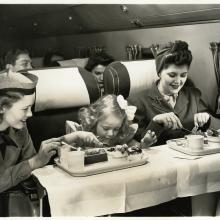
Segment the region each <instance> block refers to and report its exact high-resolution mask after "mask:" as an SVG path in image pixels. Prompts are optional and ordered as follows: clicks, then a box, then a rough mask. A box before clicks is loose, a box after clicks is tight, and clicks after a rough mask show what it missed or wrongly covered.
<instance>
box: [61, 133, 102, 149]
mask: <svg viewBox="0 0 220 220" xmlns="http://www.w3.org/2000/svg"><path fill="white" fill-rule="evenodd" d="M62 141H64V142H66V143H68V144H71V143H76V144H77V145H78V146H85V147H102V146H103V144H102V143H101V142H100V141H99V140H98V139H97V137H96V136H95V135H94V134H93V133H92V132H87V131H75V132H72V133H70V134H66V135H64V136H63V137H62Z"/></svg>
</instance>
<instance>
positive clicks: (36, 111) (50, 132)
mask: <svg viewBox="0 0 220 220" xmlns="http://www.w3.org/2000/svg"><path fill="white" fill-rule="evenodd" d="M29 72H30V73H32V74H35V75H37V76H38V78H39V79H38V84H37V88H36V102H35V106H34V108H33V117H32V118H30V119H29V120H28V123H27V124H28V129H29V132H30V134H31V137H32V140H33V142H34V145H35V147H36V149H38V148H39V145H40V143H41V141H43V140H46V139H48V138H52V137H58V136H61V135H63V134H65V121H66V120H72V121H78V109H79V108H80V107H81V106H84V105H88V104H90V103H91V102H94V101H95V100H97V99H98V98H99V97H100V96H101V92H100V89H99V87H98V84H97V81H96V79H95V77H94V76H93V75H92V74H91V73H90V72H88V71H86V70H85V69H82V68H77V67H64V68H63V67H53V68H44V69H33V70H30V71H29Z"/></svg>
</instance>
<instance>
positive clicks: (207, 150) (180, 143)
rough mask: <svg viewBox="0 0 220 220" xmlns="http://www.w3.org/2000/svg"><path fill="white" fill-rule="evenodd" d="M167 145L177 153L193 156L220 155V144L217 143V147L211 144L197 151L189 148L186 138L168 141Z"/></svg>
mask: <svg viewBox="0 0 220 220" xmlns="http://www.w3.org/2000/svg"><path fill="white" fill-rule="evenodd" d="M167 145H168V146H169V147H170V148H171V149H173V150H176V151H179V152H182V153H185V154H188V155H192V156H204V155H208V154H215V153H220V144H219V143H217V145H216V144H213V143H211V142H209V143H208V144H204V145H203V149H201V150H196V151H195V150H192V149H191V148H189V147H188V145H187V140H186V139H184V138H179V139H171V140H168V141H167Z"/></svg>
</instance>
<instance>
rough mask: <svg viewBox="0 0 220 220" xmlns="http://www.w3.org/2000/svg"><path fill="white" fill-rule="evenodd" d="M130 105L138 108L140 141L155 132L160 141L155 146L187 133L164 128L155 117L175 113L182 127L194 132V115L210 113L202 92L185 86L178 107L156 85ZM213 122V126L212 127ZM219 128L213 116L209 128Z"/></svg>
mask: <svg viewBox="0 0 220 220" xmlns="http://www.w3.org/2000/svg"><path fill="white" fill-rule="evenodd" d="M128 101H129V103H130V104H132V105H135V106H137V112H136V114H135V119H134V122H137V123H138V125H139V129H138V132H137V135H136V139H137V140H138V141H140V140H141V138H143V137H144V135H145V133H146V132H147V130H153V131H155V132H156V134H157V138H158V141H157V143H156V144H155V145H161V144H165V143H166V140H168V139H173V138H180V137H183V136H184V135H186V134H187V133H186V132H185V131H183V130H180V129H179V130H171V129H166V128H164V127H162V126H161V125H158V124H156V123H155V122H153V121H152V119H153V117H154V116H156V115H158V114H162V113H168V112H174V113H175V114H176V115H177V116H178V117H179V119H180V121H181V123H182V125H183V126H184V127H185V128H187V129H189V130H192V129H193V127H194V114H196V113H199V112H208V108H207V105H206V104H205V103H204V101H203V100H202V99H201V92H200V91H199V90H198V89H197V88H195V87H190V86H184V87H183V88H182V89H181V90H180V92H179V94H178V97H177V101H176V105H175V107H174V108H173V107H172V106H171V105H170V104H169V103H167V101H165V100H164V98H163V96H162V95H161V94H160V92H159V90H158V88H157V86H156V83H154V84H152V87H151V88H150V89H148V90H145V91H142V92H140V93H138V94H137V95H135V97H132V98H129V99H128ZM210 122H211V125H210ZM209 125H210V126H211V127H212V128H219V125H220V123H219V120H217V119H215V118H214V117H212V116H211V120H209V123H208V124H207V126H209Z"/></svg>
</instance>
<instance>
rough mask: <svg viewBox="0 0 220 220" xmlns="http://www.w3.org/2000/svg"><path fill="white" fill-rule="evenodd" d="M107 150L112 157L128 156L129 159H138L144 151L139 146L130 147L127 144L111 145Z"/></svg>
mask: <svg viewBox="0 0 220 220" xmlns="http://www.w3.org/2000/svg"><path fill="white" fill-rule="evenodd" d="M107 152H108V154H109V155H110V156H112V158H126V159H128V160H138V159H141V158H142V157H143V151H142V149H141V148H140V147H138V146H131V147H128V145H127V144H123V145H116V146H115V147H110V148H108V149H107Z"/></svg>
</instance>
